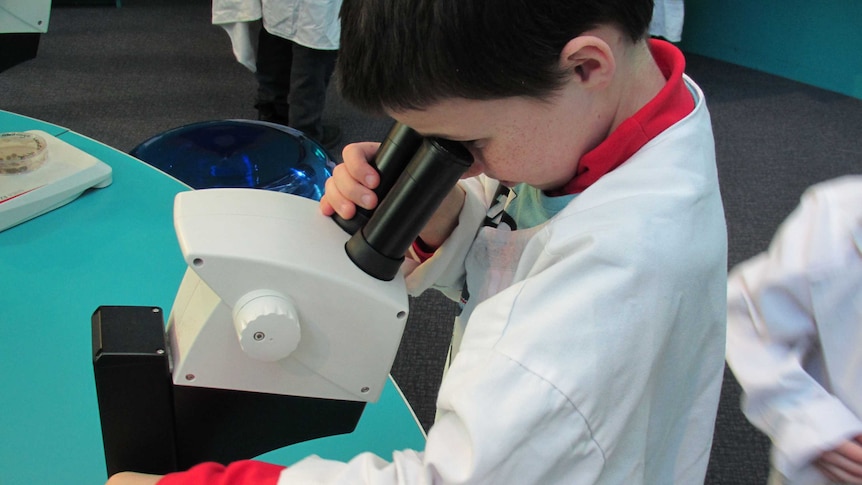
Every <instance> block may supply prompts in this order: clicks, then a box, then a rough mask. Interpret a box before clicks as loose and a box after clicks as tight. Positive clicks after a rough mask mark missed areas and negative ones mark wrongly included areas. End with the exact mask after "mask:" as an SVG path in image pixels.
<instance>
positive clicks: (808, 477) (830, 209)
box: [727, 175, 862, 485]
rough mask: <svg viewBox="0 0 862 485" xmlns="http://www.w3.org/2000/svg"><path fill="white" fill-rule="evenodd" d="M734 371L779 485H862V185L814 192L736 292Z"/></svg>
mask: <svg viewBox="0 0 862 485" xmlns="http://www.w3.org/2000/svg"><path fill="white" fill-rule="evenodd" d="M727 300H728V314H727V325H728V327H727V362H728V364H729V366H730V368H731V369H732V371H733V373H734V375H735V376H736V378H737V380H738V381H739V383H740V385H741V387H742V390H743V393H744V396H743V411H744V412H745V415H746V416H747V418H748V419H749V420H750V421H751V422H752V423H753V424H754V425H755V426H757V427H758V428H759V429H760V430H762V431H763V432H764V433H765V434H766V435H768V436H769V438H770V439H771V440H772V453H771V463H772V471H771V473H770V483H771V484H794V485H822V484H826V483H853V484H862V175H853V176H845V177H841V178H838V179H834V180H830V181H826V182H822V183H819V184H817V185H814V186H812V187H810V188H809V189H808V190H807V191H806V192H805V193H804V194H803V196H802V198H801V202H800V204H799V207H797V208H796V210H795V211H794V212H793V213H792V214H790V216H788V218H787V219H786V220H785V221H784V222H783V224H782V225H781V227H779V229H778V231H777V233H776V234H775V237H774V238H773V240H772V243H771V244H770V246H769V249H768V250H767V251H765V252H763V253H761V254H758V255H757V256H754V257H753V258H751V259H749V260H747V261H745V262H743V263H740V264H739V265H737V266H736V267H735V268H734V269H733V271H732V272H731V275H730V278H729V281H728V289H727Z"/></svg>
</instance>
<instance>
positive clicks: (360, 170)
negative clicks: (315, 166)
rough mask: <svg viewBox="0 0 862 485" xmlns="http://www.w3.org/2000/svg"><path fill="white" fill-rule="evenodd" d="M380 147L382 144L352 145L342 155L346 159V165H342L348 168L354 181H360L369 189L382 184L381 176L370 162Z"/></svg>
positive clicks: (345, 148)
mask: <svg viewBox="0 0 862 485" xmlns="http://www.w3.org/2000/svg"><path fill="white" fill-rule="evenodd" d="M379 147H380V143H374V142H362V143H351V144H350V145H347V146H346V147H344V151H342V153H341V155H342V158H343V159H344V163H342V164H341V165H342V166H344V167H345V168H346V170H347V171H348V173H350V176H351V177H352V178H353V179H354V180H357V181H359V182H360V183H361V184H362V185H364V186H365V187H367V188H369V189H373V188H375V187H377V184H379V183H380V175H378V173H377V171H376V170H375V169H374V167H373V166H371V164H370V163H369V162H368V161H369V160H371V159H373V158H374V154H376V153H377V149H378V148H379ZM336 168H338V167H336Z"/></svg>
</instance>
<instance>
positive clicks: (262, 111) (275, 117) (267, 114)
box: [255, 103, 287, 126]
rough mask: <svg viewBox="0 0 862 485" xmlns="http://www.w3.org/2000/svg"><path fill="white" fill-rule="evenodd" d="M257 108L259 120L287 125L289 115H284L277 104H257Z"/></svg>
mask: <svg viewBox="0 0 862 485" xmlns="http://www.w3.org/2000/svg"><path fill="white" fill-rule="evenodd" d="M255 108H257V119H258V120H260V121H268V122H270V123H278V124H280V125H285V126H287V116H282V115H281V113H279V110H278V108H277V107H276V106H275V104H273V103H263V104H256V105H255Z"/></svg>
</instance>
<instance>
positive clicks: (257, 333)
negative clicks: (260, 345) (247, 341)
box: [254, 332, 266, 342]
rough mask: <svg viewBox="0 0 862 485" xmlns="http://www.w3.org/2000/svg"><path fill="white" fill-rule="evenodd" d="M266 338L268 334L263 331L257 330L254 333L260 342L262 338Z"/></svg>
mask: <svg viewBox="0 0 862 485" xmlns="http://www.w3.org/2000/svg"><path fill="white" fill-rule="evenodd" d="M265 338H266V334H265V333H263V332H255V333H254V339H255V340H257V341H258V342H260V341H261V340H263V339H265Z"/></svg>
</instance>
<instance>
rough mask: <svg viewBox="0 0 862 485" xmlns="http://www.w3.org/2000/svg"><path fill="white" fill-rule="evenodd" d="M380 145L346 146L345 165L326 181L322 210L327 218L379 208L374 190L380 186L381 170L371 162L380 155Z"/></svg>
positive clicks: (337, 167)
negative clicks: (378, 153)
mask: <svg viewBox="0 0 862 485" xmlns="http://www.w3.org/2000/svg"><path fill="white" fill-rule="evenodd" d="M379 147H380V143H373V142H363V143H352V144H350V145H347V146H346V147H344V151H343V152H342V158H343V159H344V162H343V163H341V164H339V165H337V166H336V167H335V169H334V170H333V171H332V177H329V179H328V180H327V181H326V188H325V191H324V195H323V197H322V198H321V199H320V211H321V212H323V214H324V215H326V216H331V215H333V214H335V213H338V215H339V216H341V217H342V218H344V219H351V218H353V216H354V215H355V214H356V206H357V205H358V206H360V207H363V208H365V209H373V208H374V207H376V206H377V202H378V201H377V195H376V194H375V193H374V190H373V189H374V188H375V187H377V185H378V184H379V183H380V175H379V174H378V173H377V170H375V169H374V167H373V166H372V165H371V164H370V163H368V161H369V160H371V159H372V157H374V154H375V153H377V149H378V148H379Z"/></svg>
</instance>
